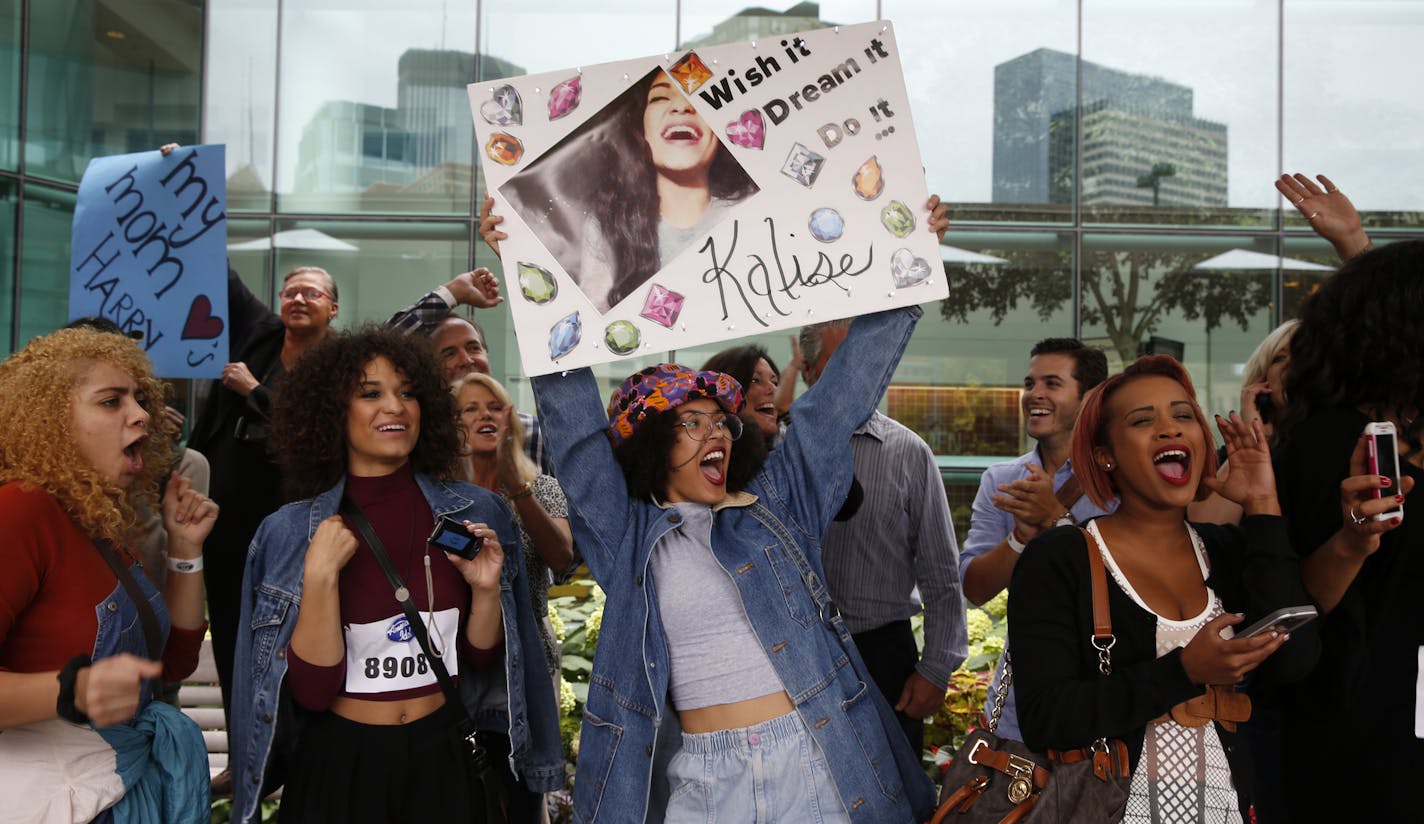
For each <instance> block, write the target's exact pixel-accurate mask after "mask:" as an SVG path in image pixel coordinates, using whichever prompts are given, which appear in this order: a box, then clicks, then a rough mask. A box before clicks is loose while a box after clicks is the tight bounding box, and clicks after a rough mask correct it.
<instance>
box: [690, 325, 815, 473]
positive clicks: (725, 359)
mask: <svg viewBox="0 0 1424 824" xmlns="http://www.w3.org/2000/svg"><path fill="white" fill-rule="evenodd" d="M702 369H703V370H704V371H708V372H723V373H726V374H728V375H731V376H732V378H733V379H735V380H736V381H737V383H739V384H741V387H742V398H743V402H744V407H743V409H742V425H743V428H745V429H750V430H752V431H753V432H755V433H757V434H758V435H760V436H761V438H762V440H763V441H765V442H766V447H767V449H771V448H773V447H775V446H776V444H777V443H779V442H780V441H781V433H782V430H784V429H785V426H784V425H783V424H782V422H781V413H782V411H783V410H781V409H779V408H778V407H777V402H778V401H779V400H780V397H779V395H780V389H781V381H782V375H781V374H780V373H779V372H778V371H777V369H776V364H775V363H774V362H773V361H772V359H771V355H769V354H767V351H766V347H764V346H761V345H760V344H755V343H751V344H746V345H744V346H733V347H732V348H730V349H723V350H722V351H721V352H718V353H717V354H715V355H713V356H712V357H711V358H708V360H707V362H706V363H704V364H702ZM797 374H799V373H792V374H791V375H790V378H791V379H792V380H793V381H794V380H795V379H796V376H797ZM788 399H789V395H788Z"/></svg>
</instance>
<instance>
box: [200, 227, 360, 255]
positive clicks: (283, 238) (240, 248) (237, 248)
mask: <svg viewBox="0 0 1424 824" xmlns="http://www.w3.org/2000/svg"><path fill="white" fill-rule="evenodd" d="M227 248H228V251H229V252H262V251H266V250H267V249H272V248H277V249H305V250H308V251H315V252H355V251H359V250H358V249H357V248H356V247H355V246H353V245H352V244H350V243H347V242H346V241H344V240H337V239H336V238H334V237H332V236H331V235H328V234H326V233H325V232H319V231H317V230H316V229H288V230H286V231H284V232H278V233H277V234H275V235H272V236H271V237H264V238H258V239H257V240H246V241H243V242H242V243H230V244H228V247H227Z"/></svg>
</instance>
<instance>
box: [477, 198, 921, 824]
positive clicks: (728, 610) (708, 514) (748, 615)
mask: <svg viewBox="0 0 1424 824" xmlns="http://www.w3.org/2000/svg"><path fill="white" fill-rule="evenodd" d="M934 206H935V207H936V208H935V210H934V212H933V214H932V215H931V216H930V218H929V221H928V222H929V223H930V229H931V231H935V232H937V233H941V234H942V233H943V231H944V230H945V228H946V227H947V226H948V221H947V220H946V219H945V218H944V216H943V213H944V209H943V207H942V206H940V205H939V204H938V202H937V200H936V201H935V202H934ZM486 225H487V227H488V224H486ZM489 228H492V227H489ZM486 239H487V240H488V241H493V240H497V239H498V238H495V237H490V233H488V232H487V233H486ZM919 314H920V311H919V309H917V308H906V309H899V310H893V311H888V312H882V313H879V314H876V315H870V316H866V317H862V318H859V319H858V320H857V321H856V322H855V324H854V325H853V326H852V328H851V331H850V333H849V336H848V337H847V340H846V342H845V344H844V345H843V346H842V347H841V348H840V349H839V350H838V351H837V353H836V355H835V356H834V357H833V358H832V360H831V362H830V363H829V364H828V366H827V367H826V371H825V373H824V375H823V377H822V379H821V381H819V382H818V383H817V385H816V386H815V387H814V388H812V389H811V390H810V391H808V392H806V393H805V394H804V395H803V396H802V397H801V398H800V399H799V400H798V401H797V403H798V404H799V406H798V407H797V408H796V409H795V414H796V415H797V420H800V421H804V427H803V426H802V425H800V424H798V425H797V426H794V427H791V428H790V430H788V433H787V437H786V440H785V442H784V443H782V444H781V445H780V446H779V447H778V448H777V449H776V450H775V451H774V452H772V453H771V455H770V457H767V458H766V459H765V460H764V461H762V460H761V457H762V455H761V451H762V450H760V449H756V448H755V447H756V446H757V445H759V444H758V443H757V441H758V440H759V439H756V438H752V439H746V440H739V437H740V436H741V435H742V428H743V427H742V422H741V419H740V418H738V417H737V413H738V412H740V411H741V409H742V406H743V398H742V389H741V387H740V386H739V385H738V384H737V382H736V381H735V380H733V379H732V378H731V377H729V376H728V375H725V374H722V373H716V372H696V371H693V370H691V369H688V368H686V367H682V366H679V365H677V364H660V365H658V366H654V367H649V368H647V369H644V370H642V371H640V372H638V373H636V374H634V375H631V376H629V377H628V378H627V379H626V380H625V381H623V384H622V386H621V387H620V388H619V389H618V390H617V391H616V392H615V393H614V395H613V399H612V401H611V403H610V404H609V405H608V407H607V409H606V410H605V409H604V408H603V404H602V403H601V402H600V399H599V390H598V388H597V385H596V382H595V380H594V377H593V375H592V373H591V371H590V370H588V369H579V370H574V371H570V372H565V373H562V374H560V373H555V374H551V375H545V376H540V377H536V378H534V379H533V385H534V391H535V397H536V399H537V401H538V404H539V409H540V412H541V414H543V415H545V416H546V417H545V418H544V430H545V437H546V440H547V442H548V444H549V445H550V448H551V451H552V454H553V456H554V461H555V465H556V466H558V467H559V468H560V475H559V480H560V483H561V484H562V485H563V487H564V491H565V494H566V495H567V497H568V505H569V521H570V524H571V526H572V527H573V532H574V540H575V542H576V543H577V545H578V546H579V547H580V551H581V552H582V554H583V556H584V558H585V560H586V561H587V562H588V565H589V568H590V569H591V570H592V572H593V574H594V577H595V578H596V579H598V582H599V584H600V585H601V586H602V587H603V588H604V590H605V591H606V592H607V593H608V598H609V602H610V603H618V604H620V605H621V607H620V609H619V610H617V611H609V612H607V613H606V614H605V617H604V622H603V625H602V628H601V630H600V636H599V647H598V654H597V656H596V658H595V660H594V668H593V678H592V680H591V682H590V686H589V693H588V701H587V704H586V705H585V711H584V724H583V730H582V733H581V736H580V744H579V772H578V776H577V778H576V780H575V783H574V808H575V816H576V817H577V818H579V819H580V820H587V821H594V820H608V821H624V820H627V821H642V820H644V819H645V818H648V819H658V818H665V820H667V821H670V822H679V821H689V822H690V821H699V822H709V821H727V822H745V821H798V822H799V821H851V820H855V821H867V822H909V821H914V820H923V819H924V818H925V817H927V816H928V813H929V811H930V807H931V801H932V788H931V787H930V783H929V781H928V780H927V779H926V777H925V775H924V772H923V770H922V769H921V768H920V766H919V754H918V753H913V752H911V751H910V748H909V746H908V745H907V743H906V742H905V739H904V736H903V735H901V734H900V731H899V726H898V723H897V722H896V720H895V716H894V713H893V712H892V711H891V709H890V707H889V705H888V704H886V702H885V700H884V698H883V697H882V696H881V694H880V692H879V691H878V690H877V689H875V688H874V687H873V686H871V683H872V682H871V679H870V676H869V675H868V674H867V672H866V670H865V666H864V663H863V662H862V661H861V659H860V655H859V653H858V652H857V651H856V649H855V646H854V644H853V643H852V642H851V640H850V635H849V633H848V632H847V631H846V630H845V627H844V624H843V623H842V621H841V619H840V616H839V614H838V613H837V612H836V611H835V608H834V606H832V605H831V604H830V603H829V601H828V599H827V595H826V588H825V584H824V580H823V578H822V575H821V571H820V570H821V561H820V547H819V542H818V536H819V535H820V534H821V533H822V532H823V531H824V529H825V526H826V524H827V523H828V522H829V521H830V519H831V517H832V516H833V515H834V514H835V512H836V510H837V509H838V508H839V507H840V506H841V503H842V502H843V501H844V499H845V496H846V490H847V488H848V486H849V484H850V482H851V454H850V434H851V432H852V431H853V430H854V429H855V428H856V426H858V425H859V423H860V422H861V421H863V420H864V419H865V418H866V416H868V415H869V414H870V412H871V411H872V410H873V409H874V407H875V404H876V403H877V401H878V400H879V398H880V396H881V395H882V394H883V392H884V391H885V387H886V385H887V384H888V383H889V380H890V376H891V374H892V373H893V372H894V367H895V364H896V363H897V362H898V361H899V359H900V356H901V354H902V353H903V352H904V348H905V345H906V344H907V343H908V341H909V338H910V333H911V331H912V330H913V328H914V325H915V321H916V319H917V318H918V317H919ZM679 728H680V730H681V735H680V740H679V736H678V733H677V730H678V729H679Z"/></svg>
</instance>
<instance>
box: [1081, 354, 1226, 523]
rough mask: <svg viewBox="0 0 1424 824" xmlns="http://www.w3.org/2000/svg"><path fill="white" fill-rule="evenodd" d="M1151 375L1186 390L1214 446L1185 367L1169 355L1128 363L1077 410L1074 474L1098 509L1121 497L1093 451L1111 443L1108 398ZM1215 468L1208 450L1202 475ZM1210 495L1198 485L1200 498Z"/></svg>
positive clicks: (1211, 475) (1213, 453) (1212, 451)
mask: <svg viewBox="0 0 1424 824" xmlns="http://www.w3.org/2000/svg"><path fill="white" fill-rule="evenodd" d="M1150 375H1156V376H1159V377H1163V378H1170V379H1171V380H1174V381H1176V382H1177V383H1178V384H1180V385H1181V387H1182V389H1184V390H1186V393H1187V397H1188V398H1191V400H1192V412H1193V413H1194V414H1195V415H1196V417H1197V423H1198V424H1200V425H1201V428H1202V431H1203V432H1205V433H1206V435H1207V439H1208V446H1210V445H1211V427H1210V426H1209V425H1208V424H1207V420H1206V413H1204V412H1202V408H1201V405H1200V404H1198V403H1197V400H1196V398H1197V390H1196V388H1195V387H1194V386H1193V385H1192V376H1191V375H1189V374H1187V369H1186V367H1184V366H1182V365H1181V364H1180V363H1178V362H1177V360H1176V359H1175V358H1172V357H1170V356H1168V355H1143V356H1142V357H1140V358H1138V359H1137V360H1135V361H1133V362H1132V363H1131V364H1129V365H1128V367H1127V368H1126V369H1124V370H1122V372H1121V373H1120V374H1117V375H1113V376H1112V377H1110V378H1108V379H1107V380H1105V381H1103V382H1102V383H1100V384H1098V385H1097V386H1096V387H1094V388H1093V389H1092V390H1090V391H1089V392H1088V394H1087V396H1086V397H1085V398H1084V399H1083V405H1082V406H1081V407H1079V409H1078V423H1077V424H1076V425H1075V426H1074V427H1073V443H1072V446H1071V447H1070V449H1071V452H1070V453H1069V460H1071V461H1072V462H1073V473H1074V474H1075V475H1077V476H1078V480H1079V481H1081V482H1082V484H1083V492H1084V494H1086V495H1087V496H1088V500H1090V501H1092V502H1093V503H1094V504H1095V505H1097V507H1098V508H1099V509H1106V508H1107V506H1108V504H1109V503H1110V502H1111V501H1112V500H1113V499H1114V498H1116V497H1117V496H1118V489H1117V484H1116V483H1114V482H1113V478H1112V475H1111V474H1110V473H1108V472H1107V471H1106V470H1104V469H1103V468H1102V467H1101V466H1099V465H1098V461H1097V459H1096V457H1095V456H1094V454H1093V453H1094V450H1096V449H1098V448H1099V447H1102V448H1104V449H1108V448H1111V446H1112V445H1111V444H1110V443H1108V416H1107V408H1108V401H1109V400H1111V399H1112V396H1113V395H1114V394H1116V393H1117V391H1118V390H1119V389H1121V388H1123V387H1124V386H1126V385H1128V384H1129V383H1131V382H1132V381H1134V380H1136V379H1137V378H1141V377H1147V376H1150ZM1216 470H1217V460H1216V450H1215V449H1207V453H1206V465H1205V466H1204V467H1203V468H1202V477H1203V478H1214V477H1216ZM1210 494H1211V490H1209V489H1207V488H1206V484H1198V486H1197V500H1198V501H1200V500H1203V499H1205V498H1206V497H1207V496H1208V495H1210Z"/></svg>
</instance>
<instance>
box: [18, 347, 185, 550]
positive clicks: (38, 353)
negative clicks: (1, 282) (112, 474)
mask: <svg viewBox="0 0 1424 824" xmlns="http://www.w3.org/2000/svg"><path fill="white" fill-rule="evenodd" d="M97 363H106V364H109V365H111V366H113V367H115V368H116V369H118V370H120V371H122V372H123V373H125V374H126V375H128V376H129V377H131V378H132V379H133V381H134V384H135V392H134V397H135V399H136V400H137V401H138V403H139V405H140V406H142V407H143V408H144V411H146V412H148V440H147V441H146V442H145V443H144V445H143V447H142V455H143V471H142V472H140V473H139V474H138V477H136V478H135V479H134V480H133V482H132V483H130V484H129V485H128V487H127V488H125V487H121V486H119V485H118V484H116V483H114V481H112V480H110V479H108V478H106V477H104V476H103V475H101V474H100V473H99V471H98V470H97V469H96V468H94V467H93V466H91V465H90V464H89V463H88V462H86V461H85V460H84V459H83V458H81V457H80V455H79V450H78V447H77V446H76V445H75V442H74V419H73V415H72V414H71V413H72V410H73V407H74V392H75V390H76V388H77V387H78V385H79V384H80V383H81V382H82V381H83V380H84V378H85V376H86V375H88V373H89V370H90V369H91V368H92V367H93V366H94V365H95V364H97ZM164 393H165V387H164V385H163V384H162V383H160V382H159V381H158V380H157V379H155V378H154V377H153V366H152V364H150V363H149V360H148V356H147V355H145V354H144V353H143V350H142V349H140V348H139V347H138V344H136V343H134V342H133V341H132V340H130V339H128V338H126V337H124V336H122V335H115V334H111V333H108V332H101V331H98V330H96V329H62V330H60V331H58V332H55V333H53V334H50V335H45V336H44V337H39V338H35V339H34V340H32V341H30V344H29V345H28V346H26V347H25V348H24V349H22V350H20V351H19V352H17V353H15V354H14V355H12V356H10V357H9V358H8V359H7V360H6V361H5V362H4V363H3V364H0V420H4V421H5V425H4V426H3V427H0V482H3V483H10V482H18V483H21V484H23V485H25V486H27V487H31V488H34V487H38V488H40V489H43V490H44V491H46V492H48V493H49V494H50V495H53V496H54V498H55V500H56V501H58V502H59V505H60V507H61V508H63V509H64V511H65V512H66V513H67V514H68V515H69V517H71V518H73V519H74V522H75V523H77V524H78V525H79V526H80V528H82V529H83V530H84V531H85V532H87V533H88V534H89V535H90V536H92V537H94V538H97V539H103V540H107V541H110V542H112V543H114V544H116V545H119V546H134V545H136V544H137V543H138V541H139V540H140V538H141V530H140V527H139V524H138V519H137V517H136V516H135V514H134V504H135V502H136V501H139V500H143V501H145V502H146V503H148V504H149V505H150V506H157V505H158V485H159V481H160V479H161V478H162V477H163V476H164V475H166V474H167V472H168V470H169V467H170V466H171V464H172V458H173V451H172V445H173V441H174V438H175V437H176V436H177V434H178V433H177V427H175V426H174V425H173V424H172V422H170V421H169V420H168V417H167V416H166V415H164V414H163V402H164Z"/></svg>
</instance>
